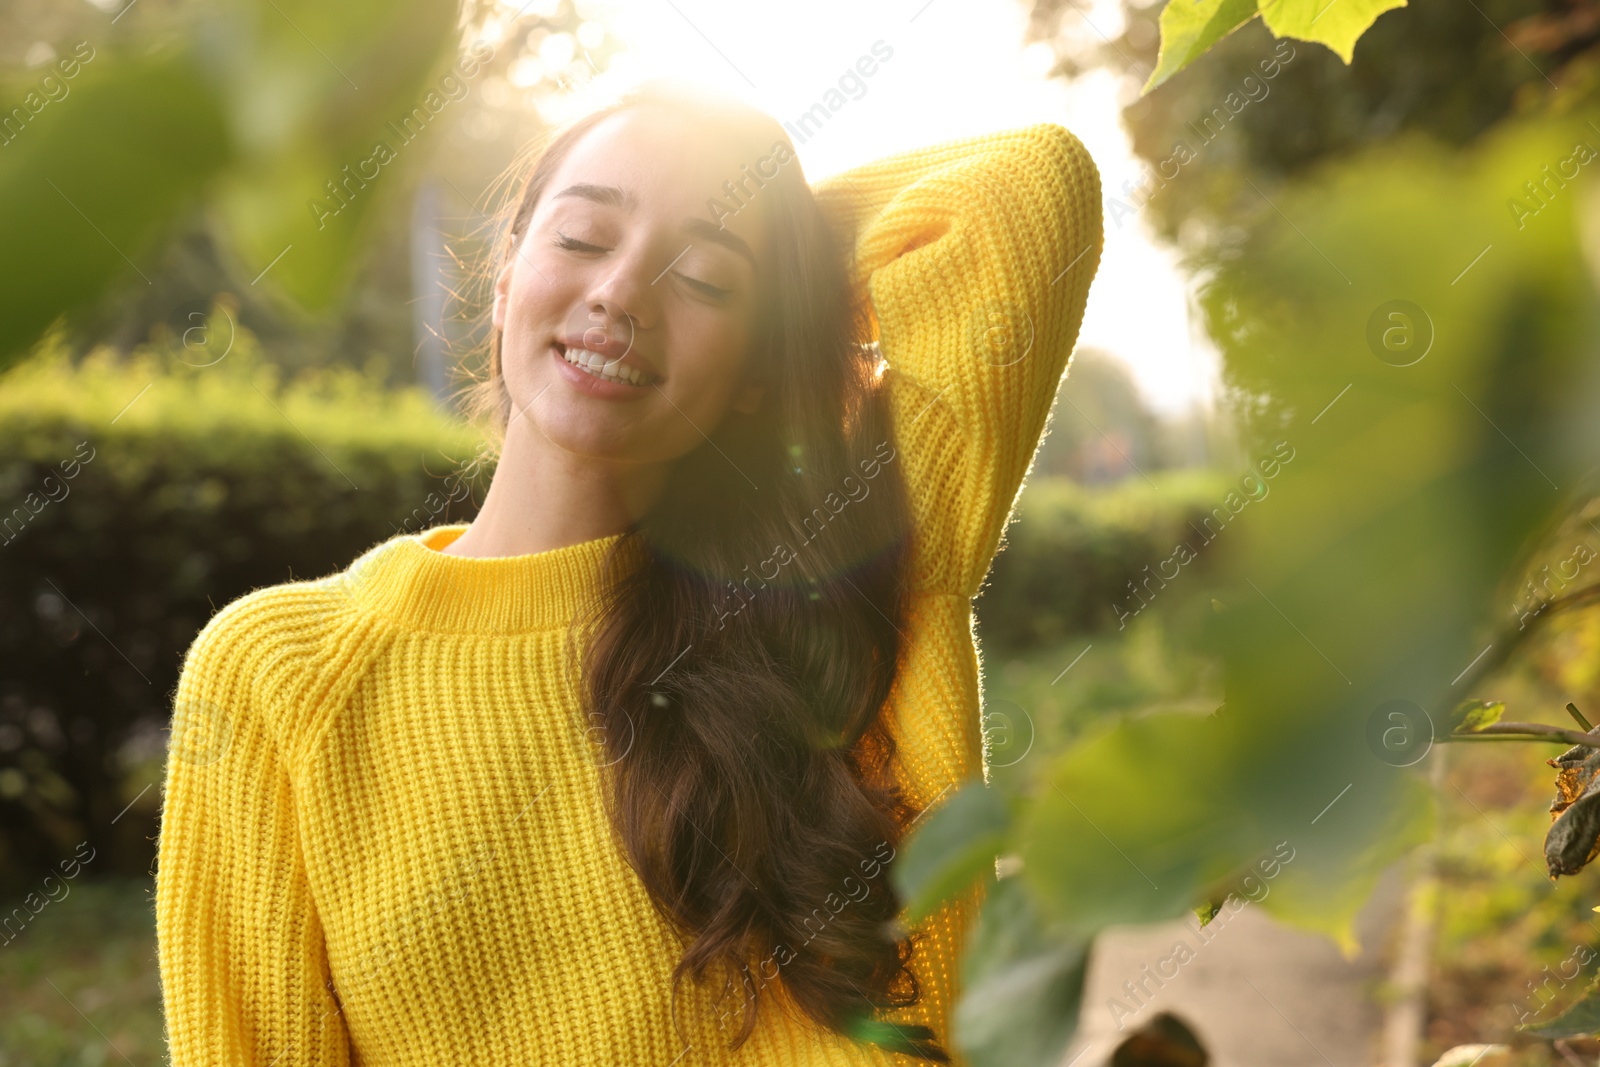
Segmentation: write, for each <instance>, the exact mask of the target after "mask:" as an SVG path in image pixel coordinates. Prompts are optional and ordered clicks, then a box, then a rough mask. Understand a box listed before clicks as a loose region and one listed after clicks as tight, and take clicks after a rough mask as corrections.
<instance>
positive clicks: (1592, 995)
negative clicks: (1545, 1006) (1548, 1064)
mask: <svg viewBox="0 0 1600 1067" xmlns="http://www.w3.org/2000/svg"><path fill="white" fill-rule="evenodd" d="M1517 1029H1518V1030H1523V1031H1524V1032H1526V1033H1529V1034H1532V1035H1533V1036H1534V1037H1542V1038H1545V1039H1547V1040H1552V1041H1553V1040H1556V1039H1559V1038H1564V1037H1586V1036H1588V1035H1589V1034H1595V1033H1600V991H1596V990H1595V989H1593V988H1591V989H1590V990H1589V992H1588V993H1587V994H1586V995H1585V996H1584V998H1583V999H1582V1000H1580V1001H1578V1002H1577V1003H1575V1004H1573V1005H1572V1006H1571V1007H1570V1008H1568V1009H1567V1010H1566V1011H1564V1012H1562V1013H1561V1014H1560V1015H1557V1016H1556V1017H1555V1018H1554V1019H1551V1020H1550V1021H1549V1022H1547V1023H1545V1024H1544V1025H1543V1026H1541V1027H1539V1028H1538V1029H1537V1030H1526V1029H1525V1028H1524V1027H1521V1026H1519V1027H1517Z"/></svg>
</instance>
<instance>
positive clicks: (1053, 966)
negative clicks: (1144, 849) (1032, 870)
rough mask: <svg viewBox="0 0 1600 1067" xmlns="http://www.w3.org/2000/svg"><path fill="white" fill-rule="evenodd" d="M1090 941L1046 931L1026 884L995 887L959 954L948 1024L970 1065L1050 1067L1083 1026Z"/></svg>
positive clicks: (1004, 881) (1008, 881)
mask: <svg viewBox="0 0 1600 1067" xmlns="http://www.w3.org/2000/svg"><path fill="white" fill-rule="evenodd" d="M1088 947H1089V942H1087V941H1082V940H1077V939H1074V938H1071V937H1070V936H1065V935H1062V934H1061V933H1059V932H1054V931H1051V930H1049V929H1047V928H1046V925H1045V921H1044V919H1043V917H1042V916H1041V915H1040V913H1039V912H1038V911H1037V909H1036V907H1035V905H1034V902H1033V899H1032V896H1031V894H1030V893H1029V892H1028V888H1027V886H1025V885H1024V884H1022V882H1021V880H1020V879H1018V878H1005V879H1002V880H1001V881H999V882H997V883H996V884H995V885H994V886H992V887H991V888H990V890H989V892H988V894H987V896H986V897H985V898H984V903H983V909H982V911H981V912H980V914H979V917H978V921H977V925H976V927H975V929H974V930H973V933H972V941H971V943H970V945H969V946H968V948H967V951H966V954H965V956H964V957H963V959H962V965H961V981H962V988H963V990H964V992H963V994H962V997H961V1000H960V1002H959V1003H958V1004H957V1005H956V1010H955V1015H954V1018H953V1020H952V1023H951V1028H952V1033H953V1034H954V1037H955V1041H956V1043H957V1045H958V1046H959V1047H960V1049H961V1050H962V1051H963V1052H964V1053H965V1054H966V1055H967V1056H968V1057H969V1058H970V1060H971V1062H972V1064H973V1067H1035V1065H1037V1067H1047V1065H1050V1064H1054V1063H1057V1062H1058V1061H1059V1060H1060V1058H1061V1053H1062V1052H1063V1051H1065V1049H1066V1047H1067V1044H1068V1043H1069V1042H1070V1041H1071V1040H1072V1035H1073V1033H1074V1032H1075V1031H1076V1030H1077V1026H1078V1006H1079V1001H1080V999H1081V997H1082V995H1083V981H1084V975H1085V972H1086V970H1087V968H1088V963H1089V956H1088Z"/></svg>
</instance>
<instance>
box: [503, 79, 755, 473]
mask: <svg viewBox="0 0 1600 1067" xmlns="http://www.w3.org/2000/svg"><path fill="white" fill-rule="evenodd" d="M754 162H755V160H754V159H753V158H741V153H740V152H739V151H738V150H737V149H736V148H734V147H732V146H730V145H728V144H726V143H724V142H721V141H719V140H717V139H716V138H714V137H712V136H708V135H707V133H706V132H705V131H703V130H697V129H695V128H694V127H693V126H692V125H688V124H685V123H684V121H683V120H681V119H678V118H676V117H675V116H672V115H670V114H669V113H667V112H665V111H662V110H660V109H641V108H630V109H627V110H625V111H622V112H620V113H618V114H615V115H612V116H610V117H608V118H607V119H605V120H603V121H602V122H600V123H599V124H598V125H596V126H595V127H594V128H593V129H591V130H590V131H589V132H588V133H587V134H585V135H584V136H583V137H582V138H580V139H579V140H578V142H577V143H575V144H574V145H573V146H572V147H571V148H570V149H569V150H568V152H567V155H566V158H565V159H563V160H562V161H561V163H560V164H559V165H558V166H557V168H556V170H555V172H554V173H553V174H552V175H551V178H550V182H549V184H548V185H547V186H546V187H545V189H544V191H543V193H542V194H541V196H540V199H539V202H538V204H537V205H536V206H535V208H534V211H533V214H532V216H531V217H530V219H529V221H528V225H527V229H526V230H525V232H524V234H523V237H522V240H521V242H520V244H519V245H518V247H517V249H516V253H515V254H514V255H513V256H512V257H511V260H510V262H509V263H508V264H507V265H506V267H505V268H504V270H503V271H502V272H501V273H500V275H499V276H498V277H497V278H496V281H495V298H494V314H493V321H494V325H495V326H496V327H497V328H499V329H500V330H501V331H502V334H501V341H500V346H501V347H500V361H501V362H500V365H501V369H502V372H503V373H504V376H505V383H506V388H507V389H508V390H509V392H510V395H511V401H512V411H511V419H512V421H513V422H515V421H516V420H517V419H519V418H521V419H527V420H529V421H530V422H531V423H532V425H533V426H534V427H535V428H536V429H537V430H538V431H539V432H540V433H542V434H543V435H544V437H545V438H547V439H548V440H549V441H550V442H551V443H553V444H554V445H555V446H556V447H558V448H560V449H562V450H565V451H567V452H570V453H574V454H577V455H581V456H587V457H593V458H596V459H606V460H612V461H620V462H623V463H659V462H663V461H667V460H672V459H676V458H677V457H679V456H682V455H683V454H685V453H687V452H689V451H691V450H692V449H694V448H695V447H696V446H698V445H699V444H701V443H702V442H703V441H704V440H705V439H706V437H705V435H707V434H710V433H711V432H712V431H713V430H714V429H715V428H716V427H717V426H718V425H719V424H720V423H721V422H722V420H723V418H724V417H725V416H726V415H727V414H728V412H729V410H730V409H733V410H737V411H741V412H745V413H750V412H753V411H754V410H755V408H756V406H757V405H758V404H759V402H760V397H761V390H760V387H759V386H757V385H754V384H752V383H750V382H747V381H746V380H744V372H745V369H746V362H747V355H748V354H749V351H750V349H751V347H752V339H753V336H754V331H755V327H756V321H755V312H756V304H757V298H758V295H759V289H758V285H759V283H760V282H761V280H762V279H761V276H760V274H759V271H760V269H762V267H764V266H765V264H766V262H767V258H766V252H767V250H766V248H765V241H764V235H765V226H764V225H763V223H764V219H765V214H764V212H765V210H766V208H767V205H766V203H765V202H764V201H763V191H762V190H760V189H757V188H756V186H755V185H754V183H753V182H752V183H749V186H748V187H749V188H750V189H752V190H753V191H754V197H753V199H751V200H749V201H748V202H747V204H746V206H745V207H744V208H742V209H740V210H738V211H737V212H735V213H734V214H733V215H731V216H725V217H723V218H722V225H721V226H720V227H719V226H718V225H717V223H716V222H714V221H712V220H713V219H714V218H716V217H717V216H716V215H714V214H713V212H712V210H711V209H710V207H709V206H708V201H710V200H716V201H721V202H722V203H723V204H724V207H725V209H726V208H727V207H728V206H730V205H731V204H732V203H733V202H732V201H731V200H730V199H729V198H728V197H727V195H726V192H725V191H724V189H723V183H724V182H727V181H733V182H737V181H738V180H739V179H740V178H741V177H742V176H743V172H742V171H741V169H740V167H741V164H749V165H751V166H752V169H753V166H754ZM768 195H770V191H768ZM758 265H761V266H760V267H758ZM575 363H584V364H588V365H589V366H588V368H587V369H585V368H584V367H580V366H578V365H575ZM509 432H514V430H508V433H509Z"/></svg>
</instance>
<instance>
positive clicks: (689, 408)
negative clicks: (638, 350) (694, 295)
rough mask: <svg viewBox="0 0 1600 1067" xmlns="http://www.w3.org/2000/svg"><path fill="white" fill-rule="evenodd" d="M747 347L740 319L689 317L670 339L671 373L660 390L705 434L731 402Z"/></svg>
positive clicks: (748, 342)
mask: <svg viewBox="0 0 1600 1067" xmlns="http://www.w3.org/2000/svg"><path fill="white" fill-rule="evenodd" d="M750 347H751V336H750V331H749V329H748V328H747V327H746V326H745V324H744V323H742V322H734V321H732V320H731V319H730V318H729V317H727V316H716V317H714V318H713V317H709V316H708V317H707V318H706V319H704V320H701V321H694V320H693V319H691V321H689V322H688V323H686V324H685V326H684V328H683V329H682V330H681V331H680V332H679V334H678V336H677V337H675V338H674V342H673V346H672V349H671V351H670V353H669V355H668V365H669V366H670V367H671V368H672V373H671V374H670V375H669V376H668V380H667V383H666V385H665V386H664V387H663V391H664V392H665V393H666V394H667V396H668V398H669V399H671V401H672V402H673V403H674V404H676V405H677V406H678V407H679V408H681V409H682V410H683V412H684V414H685V415H688V416H690V417H691V418H693V419H694V422H695V424H696V425H698V426H700V427H702V428H704V429H705V430H706V432H707V433H709V432H710V426H711V425H715V424H717V423H718V422H719V421H720V420H721V419H722V417H723V416H724V415H725V414H726V413H727V409H728V407H729V406H730V405H731V404H732V403H733V400H734V398H735V394H736V392H737V390H738V388H739V386H740V385H741V383H742V377H743V372H744V369H745V368H744V365H745V360H746V353H747V352H748V351H749V349H750Z"/></svg>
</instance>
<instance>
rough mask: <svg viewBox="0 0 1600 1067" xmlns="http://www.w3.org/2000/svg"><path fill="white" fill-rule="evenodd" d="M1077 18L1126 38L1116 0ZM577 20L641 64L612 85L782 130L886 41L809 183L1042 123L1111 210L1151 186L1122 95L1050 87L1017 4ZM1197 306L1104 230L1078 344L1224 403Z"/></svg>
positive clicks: (718, 7) (1160, 261)
mask: <svg viewBox="0 0 1600 1067" xmlns="http://www.w3.org/2000/svg"><path fill="white" fill-rule="evenodd" d="M1081 6H1083V7H1084V8H1085V9H1087V10H1088V11H1089V14H1088V15H1087V16H1084V15H1073V16H1069V17H1071V18H1076V19H1082V18H1085V17H1087V18H1088V20H1089V29H1088V30H1087V31H1086V32H1093V31H1094V30H1095V29H1098V30H1099V31H1100V32H1103V33H1106V34H1110V33H1112V32H1114V31H1115V30H1117V29H1118V28H1119V26H1120V14H1119V12H1118V8H1117V2H1116V0H1093V2H1092V3H1091V4H1085V5H1081ZM580 9H581V10H585V11H586V12H587V11H591V10H593V11H594V12H596V13H597V14H598V13H601V12H603V14H600V17H601V18H602V19H603V21H604V22H606V23H607V24H608V25H609V26H611V27H613V28H614V30H615V31H616V32H617V33H618V34H619V35H620V36H621V37H622V38H623V40H624V42H625V45H626V47H628V48H629V49H630V54H628V55H625V56H619V57H618V59H617V60H616V61H615V63H614V68H613V70H614V74H615V79H617V80H620V81H623V82H631V81H634V80H636V79H639V78H644V77H651V76H656V75H671V76H673V77H677V78H683V79H688V80H691V81H696V82H701V83H704V84H708V85H712V86H715V87H717V88H719V89H723V90H725V91H728V92H732V93H736V94H738V95H740V96H742V97H744V98H745V99H747V100H749V101H750V102H752V103H753V104H755V105H756V106H758V107H761V108H762V109H764V110H766V111H767V112H769V113H771V114H772V115H774V116H776V117H777V118H779V119H780V120H784V121H789V120H792V119H794V118H796V117H798V116H799V115H800V114H801V113H802V112H804V111H805V110H807V109H808V108H809V107H810V106H811V105H812V104H814V103H816V102H818V100H819V99H820V98H821V96H822V94H823V93H824V92H826V91H827V90H828V89H830V88H834V87H835V86H836V84H837V82H838V79H839V77H840V75H841V74H843V73H844V72H845V70H846V69H847V68H851V67H853V66H854V64H855V62H856V60H857V59H858V58H859V57H861V56H863V55H871V54H872V47H873V45H874V44H875V43H876V42H880V41H881V42H882V44H881V45H879V51H880V54H881V53H882V52H883V51H884V50H885V49H890V50H892V53H893V54H892V56H891V57H890V58H889V59H888V60H886V61H882V62H880V64H879V68H878V70H877V73H875V74H874V75H873V76H871V77H870V78H866V79H863V80H864V81H865V83H866V86H867V88H866V92H865V93H864V94H862V95H861V96H860V98H859V99H848V101H847V103H846V104H845V106H844V107H843V108H841V109H840V110H839V111H838V112H837V113H835V114H834V115H833V117H832V118H831V119H830V120H829V121H828V123H827V125H826V126H825V127H823V128H822V129H821V130H820V131H819V132H817V133H815V134H813V135H812V136H811V137H810V138H809V139H808V140H807V141H806V142H805V144H803V145H799V146H798V151H799V154H800V160H801V163H802V165H803V166H804V167H805V171H806V175H807V177H808V178H810V179H812V180H816V179H818V178H822V177H826V176H827V175H829V174H833V173H836V172H838V171H840V170H843V169H846V168H848V167H850V166H853V165H855V164H857V163H862V162H866V161H867V160H870V159H873V158H875V157H877V156H881V155H884V154H887V153H889V152H894V151H899V150H901V149H906V148H915V147H919V146H922V145H926V144H931V143H933V142H935V141H940V140H947V139H950V138H954V137H963V136H969V135H972V134H979V133H986V132H990V131H993V130H1002V129H1008V128H1012V127H1016V126H1025V125H1028V124H1030V123H1034V122H1046V121H1047V122H1057V123H1060V124H1061V125H1063V126H1065V127H1067V128H1068V129H1069V130H1071V131H1072V132H1073V133H1074V134H1076V135H1077V136H1078V138H1079V139H1080V140H1082V141H1083V143H1084V145H1085V146H1086V147H1087V148H1088V149H1089V153H1090V155H1092V156H1093V157H1094V160H1095V162H1096V164H1098V166H1099V168H1100V177H1101V183H1102V185H1103V187H1104V190H1105V191H1106V193H1107V194H1110V195H1119V196H1120V195H1121V194H1120V193H1118V190H1120V188H1121V186H1122V184H1123V183H1124V182H1134V183H1137V181H1138V180H1139V174H1140V167H1139V165H1138V163H1137V161H1136V160H1135V158H1134V156H1133V154H1132V151H1131V149H1130V147H1129V144H1128V138H1127V135H1126V134H1125V133H1124V132H1123V130H1122V126H1121V123H1120V121H1119V119H1118V111H1119V108H1120V105H1119V102H1118V100H1117V85H1116V83H1115V81H1114V80H1113V79H1112V78H1111V77H1110V76H1109V75H1106V74H1100V73H1097V74H1094V75H1091V76H1089V77H1087V78H1084V79H1081V80H1080V81H1078V82H1076V83H1073V84H1070V85H1069V84H1067V83H1065V82H1063V81H1061V80H1060V79H1047V78H1045V77H1044V73H1043V72H1044V70H1045V68H1046V66H1047V65H1048V55H1047V53H1046V50H1045V49H1044V47H1043V46H1042V45H1036V46H1034V47H1033V49H1032V50H1031V51H1025V50H1024V48H1023V46H1022V37H1023V32H1024V29H1025V25H1026V19H1025V15H1024V13H1023V10H1022V8H1021V6H1020V5H1018V4H1017V3H1015V2H1014V0H1013V2H1007V0H892V2H886V3H884V2H879V3H868V2H864V0H808V2H807V3H805V4H804V5H800V4H788V5H782V6H779V5H775V4H774V5H766V4H756V3H751V2H750V0H591V2H589V3H585V4H582V5H580ZM597 88H598V89H600V90H601V91H605V88H606V83H605V82H602V83H600V84H599V85H597ZM858 91H859V90H858ZM846 95H847V98H848V97H849V94H848V93H847V94H846ZM1121 198H1122V199H1124V200H1125V201H1126V200H1127V197H1126V196H1122V197H1121ZM1189 303H1190V301H1189V298H1188V295H1187V286H1186V284H1185V281H1184V278H1183V276H1182V274H1181V273H1180V272H1179V270H1178V269H1177V267H1176V264H1175V260H1174V257H1173V255H1172V254H1171V253H1170V252H1168V251H1167V250H1166V249H1165V248H1163V247H1162V246H1160V245H1158V244H1157V243H1156V242H1155V241H1154V240H1153V238H1152V237H1151V235H1150V234H1149V232H1148V231H1147V229H1146V228H1145V226H1144V224H1143V221H1142V218H1141V217H1138V216H1130V217H1125V218H1123V219H1122V224H1121V225H1120V226H1118V225H1117V223H1116V222H1115V221H1114V220H1113V219H1112V217H1111V216H1110V215H1109V214H1108V215H1107V217H1106V243H1105V251H1104V254H1103V258H1102V260H1101V265H1100V270H1099V273H1098V274H1097V275H1096V277H1095V281H1094V284H1093V285H1092V287H1091V288H1090V291H1089V306H1088V309H1087V311H1086V312H1085V315H1084V323H1083V329H1082V332H1081V333H1080V335H1079V339H1078V343H1079V345H1080V347H1082V346H1094V347H1098V348H1103V349H1106V350H1108V351H1110V352H1112V353H1113V354H1115V355H1116V356H1118V357H1119V358H1121V359H1122V360H1124V361H1125V362H1126V363H1127V364H1128V365H1129V367H1130V368H1131V369H1132V370H1133V373H1134V375H1135V377H1136V379H1137V380H1138V382H1139V385H1140V388H1141V389H1142V390H1143V391H1144V393H1145V395H1146V396H1147V397H1148V398H1149V401H1150V403H1151V404H1152V405H1153V406H1155V407H1157V408H1158V409H1160V410H1162V411H1165V412H1171V413H1176V412H1178V411H1181V410H1182V409H1183V408H1185V407H1187V406H1188V405H1190V404H1192V403H1195V402H1197V401H1198V402H1209V401H1210V399H1211V398H1213V397H1214V394H1215V389H1216V386H1215V380H1216V367H1217V357H1216V353H1215V350H1214V349H1213V348H1212V346H1211V345H1210V343H1209V342H1208V341H1207V340H1206V339H1205V337H1204V336H1203V333H1202V331H1201V330H1200V328H1199V325H1198V322H1197V321H1196V322H1195V323H1194V325H1193V329H1191V316H1190V312H1189Z"/></svg>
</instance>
